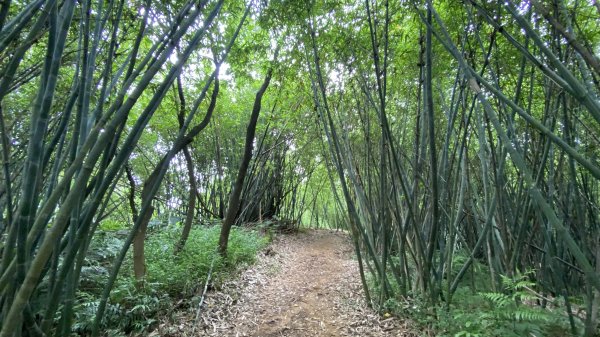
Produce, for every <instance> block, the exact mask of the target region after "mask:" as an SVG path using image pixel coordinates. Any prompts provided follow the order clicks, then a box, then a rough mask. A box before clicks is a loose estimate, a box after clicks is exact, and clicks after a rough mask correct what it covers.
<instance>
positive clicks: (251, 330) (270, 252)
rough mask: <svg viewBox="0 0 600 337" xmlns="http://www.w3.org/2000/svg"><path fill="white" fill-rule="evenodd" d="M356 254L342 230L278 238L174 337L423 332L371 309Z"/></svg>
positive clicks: (303, 335) (404, 334) (303, 336)
mask: <svg viewBox="0 0 600 337" xmlns="http://www.w3.org/2000/svg"><path fill="white" fill-rule="evenodd" d="M353 255H354V254H353V249H352V244H351V242H350V239H349V237H348V235H347V234H344V233H342V232H334V231H325V230H311V231H308V232H304V233H303V232H301V233H296V234H286V235H278V236H277V237H276V239H275V241H274V242H273V244H272V245H271V246H269V248H267V250H265V252H264V253H263V254H262V255H261V256H260V258H259V261H258V262H257V264H256V265H255V266H253V267H252V268H250V269H248V270H246V271H245V272H243V273H242V275H241V276H240V278H239V279H238V280H235V281H232V282H230V283H226V284H225V285H224V287H223V289H221V290H220V291H218V292H211V293H209V295H208V296H207V298H206V306H203V308H202V311H201V312H200V316H199V319H198V321H196V322H195V328H192V331H193V332H190V329H189V328H190V327H189V323H191V322H186V323H185V324H182V326H181V329H182V330H185V331H186V333H183V334H174V335H185V336H236V337H237V336H253V337H275V336H278V337H279V336H298V337H305V336H306V337H308V336H311V337H313V336H327V337H329V336H373V337H379V336H416V334H414V333H411V332H409V331H410V329H409V328H408V326H407V325H408V323H407V322H404V321H400V320H398V319H396V318H392V317H390V318H380V316H379V315H378V314H377V313H375V312H373V311H372V310H371V309H369V308H368V307H367V306H366V303H365V301H364V296H363V294H362V286H361V283H360V277H359V274H358V264H357V262H356V260H355V259H353ZM188 317H189V316H188ZM163 336H164V334H163Z"/></svg>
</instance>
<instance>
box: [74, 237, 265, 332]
mask: <svg viewBox="0 0 600 337" xmlns="http://www.w3.org/2000/svg"><path fill="white" fill-rule="evenodd" d="M180 231H181V228H180V227H177V226H173V227H167V228H163V230H161V231H160V232H157V233H154V234H152V235H150V236H149V237H148V238H147V240H146V245H145V255H146V269H147V276H146V279H145V281H144V282H143V284H142V286H141V287H140V285H139V284H136V281H135V280H134V279H133V276H132V272H131V270H132V261H131V256H130V257H128V259H127V260H126V261H124V263H123V266H122V268H121V272H120V274H119V276H118V278H117V281H116V283H115V286H114V288H113V290H112V292H111V298H110V303H109V304H108V307H107V312H106V315H105V319H104V321H103V327H104V329H103V330H104V331H106V333H105V335H106V336H111V337H112V336H123V335H127V334H129V333H131V332H137V333H140V332H143V331H145V330H147V329H149V328H150V327H152V326H153V325H154V323H156V322H157V317H158V316H159V315H160V314H163V313H166V312H168V310H169V309H172V307H173V306H174V303H175V302H176V300H181V299H183V300H184V301H183V302H186V300H187V299H189V298H191V297H192V296H193V295H194V294H195V293H197V292H198V291H201V289H202V287H203V286H204V283H205V282H206V279H207V277H208V274H209V271H210V270H211V266H212V275H213V277H212V278H211V284H212V285H213V286H218V285H219V283H220V282H222V281H223V280H226V279H228V278H231V277H233V276H234V274H235V273H236V272H237V271H238V270H239V269H240V268H241V267H242V266H245V265H247V264H250V263H252V262H254V260H255V258H256V255H257V253H258V251H259V250H260V249H262V248H263V247H264V246H265V245H266V244H267V239H266V238H263V237H261V236H260V235H259V234H258V233H257V232H256V231H252V230H248V229H241V228H233V229H232V231H231V234H230V239H229V246H228V254H227V258H226V259H223V258H222V257H221V256H220V255H219V254H218V253H217V251H216V247H217V243H218V240H219V233H220V227H219V226H213V227H198V228H194V229H192V230H191V232H190V235H189V238H188V240H187V242H186V244H185V246H184V248H183V249H182V250H181V251H180V252H179V253H178V254H177V255H175V254H174V247H175V244H176V243H177V242H178V240H179V236H180ZM97 237H98V238H99V239H97V240H96V241H95V242H92V245H91V248H90V254H88V261H87V265H86V266H85V267H84V269H83V270H82V278H81V281H82V285H84V287H82V288H81V290H80V292H79V293H78V300H77V304H76V307H75V310H76V313H75V323H74V326H73V330H74V332H76V333H78V334H79V335H87V334H88V333H89V332H90V331H91V326H92V323H93V320H94V316H95V314H96V311H97V307H98V303H99V298H100V294H101V292H102V288H103V286H104V283H105V282H106V280H107V278H108V271H109V270H110V267H111V264H112V260H113V259H114V257H115V256H116V252H117V251H118V250H119V249H120V248H121V246H122V244H123V240H122V238H119V237H118V235H117V234H116V233H109V232H107V233H104V234H103V235H98V236H97ZM179 302H180V301H178V303H179Z"/></svg>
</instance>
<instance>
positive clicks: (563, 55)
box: [304, 1, 600, 336]
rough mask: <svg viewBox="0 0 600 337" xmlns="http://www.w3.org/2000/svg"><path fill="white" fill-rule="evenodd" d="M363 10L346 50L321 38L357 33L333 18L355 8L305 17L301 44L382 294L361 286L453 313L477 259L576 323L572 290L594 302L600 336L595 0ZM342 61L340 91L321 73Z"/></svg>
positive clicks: (348, 204) (589, 304)
mask: <svg viewBox="0 0 600 337" xmlns="http://www.w3.org/2000/svg"><path fill="white" fill-rule="evenodd" d="M362 5H363V6H361V8H360V9H357V8H356V9H357V12H359V13H360V14H357V15H359V16H360V18H361V20H362V21H364V22H363V25H361V26H360V28H359V29H356V30H355V32H356V35H350V36H349V37H347V39H348V40H345V41H344V43H346V45H347V46H349V48H348V49H349V50H348V51H347V52H346V53H345V54H343V55H342V54H341V53H339V49H336V48H340V46H339V45H337V46H335V47H333V48H332V49H331V50H327V49H325V48H323V47H322V46H323V45H325V44H326V43H327V42H325V41H324V40H325V38H323V37H322V36H323V35H325V34H328V33H331V31H333V30H335V29H343V28H346V27H343V24H340V26H342V28H340V27H336V25H335V23H334V22H336V20H340V21H342V19H341V17H342V16H343V15H348V14H349V13H352V9H350V8H344V9H343V10H341V11H340V12H338V13H336V14H337V16H335V15H332V17H331V18H330V19H329V20H328V22H327V24H325V23H323V22H319V20H318V19H315V17H309V18H307V20H306V23H305V29H306V30H307V31H308V32H309V33H308V34H307V36H306V37H305V40H304V43H305V44H304V46H305V49H306V51H305V54H306V59H307V62H308V64H309V65H310V70H311V71H310V73H311V83H312V88H313V97H314V101H315V105H316V107H317V113H318V115H319V124H320V126H321V127H322V130H323V134H324V137H325V138H326V139H327V143H328V144H327V151H328V153H329V154H330V157H331V158H332V164H331V170H332V174H335V175H336V176H337V177H338V179H339V180H338V182H337V184H339V185H338V186H339V190H340V191H341V192H340V193H339V194H338V195H337V196H338V200H337V202H338V203H339V204H340V207H342V208H345V209H347V214H346V216H345V218H346V219H347V221H348V223H349V224H350V228H351V230H352V232H353V236H354V238H355V240H356V247H357V253H358V256H359V258H360V257H362V262H361V266H362V268H364V269H365V270H366V271H365V274H366V273H367V272H368V273H369V274H371V275H373V276H374V277H375V278H376V284H378V285H379V286H378V287H376V288H375V291H373V289H369V288H368V286H367V282H366V281H365V278H364V277H363V283H364V284H365V292H366V293H367V296H368V297H369V298H370V300H371V301H372V303H375V304H378V305H380V306H381V305H383V304H384V302H385V301H386V299H388V298H390V297H393V296H403V297H406V296H418V297H422V298H425V299H427V301H430V303H439V302H444V303H446V305H450V304H451V303H452V297H453V295H454V294H455V292H456V290H457V288H458V287H459V286H460V285H461V284H464V283H465V282H464V281H463V280H464V279H465V274H467V273H470V272H472V271H473V268H474V264H475V263H483V265H484V266H485V268H486V269H487V270H488V271H487V274H488V282H489V284H491V287H492V289H493V290H494V291H503V289H502V287H501V278H500V275H508V276H512V275H515V274H518V273H523V272H525V271H526V270H530V269H532V270H534V274H533V278H534V279H535V282H536V283H537V284H539V285H541V287H542V289H543V292H544V293H545V294H549V295H550V294H551V295H550V296H552V297H556V298H563V299H564V303H565V306H566V308H565V310H566V311H567V312H568V313H569V316H570V318H571V324H572V327H573V329H575V327H574V326H575V324H574V318H573V316H574V315H575V314H574V311H575V309H573V308H572V307H571V304H570V300H569V296H572V295H575V294H578V295H581V296H584V297H585V310H586V316H585V318H584V320H585V325H586V335H590V336H591V335H594V334H595V329H596V327H597V324H598V317H597V307H598V295H599V293H598V291H599V290H600V283H599V278H598V276H599V274H598V272H599V271H600V269H599V268H600V265H599V264H598V261H599V257H600V256H599V255H598V252H600V250H598V249H599V244H600V241H599V239H600V236H599V231H598V218H597V215H598V212H597V210H598V208H597V207H598V194H597V193H598V185H597V179H598V177H599V176H598V173H599V171H598V164H597V160H596V156H597V153H596V145H595V144H596V142H597V140H598V139H597V134H598V121H599V120H598V111H599V108H600V101H599V100H598V94H599V89H600V86H599V85H598V75H600V73H599V72H598V68H597V66H598V58H597V56H596V55H597V53H598V49H597V48H598V40H597V38H598V34H597V28H594V30H593V31H594V32H593V33H592V31H589V30H588V31H586V28H585V27H586V26H587V27H588V28H589V29H591V27H597V23H598V15H599V14H600V12H599V11H598V7H597V4H596V7H594V6H592V5H591V4H589V3H584V2H583V1H574V2H568V1H565V2H563V1H549V2H539V1H527V2H522V3H514V2H510V1H508V2H494V1H489V2H480V1H465V2H462V3H458V2H457V3H454V2H447V3H438V2H436V1H430V2H428V3H427V4H426V5H425V6H421V5H418V4H411V3H404V4H399V3H397V2H394V1H378V2H373V1H365V2H364V4H362ZM353 9H354V8H353ZM355 13H356V12H355ZM458 18H460V19H458ZM338 22H339V21H338ZM332 26H334V27H335V28H331V27H332ZM346 31H348V30H346ZM411 33H412V34H411ZM359 34H361V35H359ZM359 36H360V37H359ZM361 38H362V40H360V41H361V44H356V42H354V41H353V42H350V39H356V40H359V39H361ZM403 39H409V40H410V41H411V42H409V43H411V44H412V46H414V47H413V48H410V47H407V42H406V41H405V40H403ZM327 52H330V53H331V54H326V53H327ZM333 53H336V56H337V57H340V56H341V58H338V59H336V62H338V64H340V65H343V66H342V67H341V69H336V70H337V71H339V73H338V74H337V76H339V77H342V78H343V85H342V86H341V87H337V88H336V87H335V86H333V85H330V86H329V87H328V86H327V84H326V83H327V81H328V80H330V79H331V77H329V78H328V76H330V75H328V74H327V73H325V72H324V70H323V69H324V68H326V69H327V68H328V69H331V64H330V63H328V62H330V61H329V59H330V57H332V54H333ZM403 58H409V59H410V61H409V62H410V64H408V65H407V63H408V62H403V61H402V59H403ZM366 60H368V61H366ZM415 64H416V66H414V65H415ZM467 284H468V282H467ZM394 292H395V293H394Z"/></svg>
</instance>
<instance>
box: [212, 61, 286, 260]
mask: <svg viewBox="0 0 600 337" xmlns="http://www.w3.org/2000/svg"><path fill="white" fill-rule="evenodd" d="M275 54H277V53H275ZM272 74H273V68H271V69H269V71H268V72H267V76H266V77H265V80H264V82H263V84H262V86H261V87H260V89H259V90H258V92H257V93H256V98H255V99H254V107H253V108H252V114H251V115H250V123H249V124H248V128H247V130H246V143H245V145H244V156H243V157H242V163H241V165H240V169H239V171H238V175H237V178H236V180H235V184H234V185H233V189H232V191H231V195H230V196H229V205H228V206H227V212H226V214H225V219H223V226H222V227H221V236H220V237H219V254H221V256H225V255H227V244H228V243H229V233H230V232H231V226H233V223H234V221H235V218H236V215H237V212H238V210H239V208H240V196H241V194H242V188H243V187H244V179H245V178H246V171H247V170H248V166H249V164H250V159H252V147H253V143H254V134H255V133H256V123H257V122H258V115H259V114H260V108H261V102H262V97H263V94H264V93H265V91H267V88H268V87H269V83H270V82H271V75H272Z"/></svg>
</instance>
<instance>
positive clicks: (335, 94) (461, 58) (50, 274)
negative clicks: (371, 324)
mask: <svg viewBox="0 0 600 337" xmlns="http://www.w3.org/2000/svg"><path fill="white" fill-rule="evenodd" d="M599 23H600V5H599V4H598V3H597V2H595V1H594V2H590V1H584V0H552V1H539V0H523V1H486V0H469V1H460V2H458V1H442V0H440V1H426V0H423V1H417V0H414V1H400V0H397V1H394V0H365V1H350V0H313V1H293V0H260V1H258V0H257V1H247V2H240V1H237V2H236V1H224V0H199V1H174V2H164V1H163V2H160V1H158V2H157V1H152V0H134V1H124V0H117V1H104V0H85V1H80V2H75V1H64V2H59V1H55V0H35V1H31V2H30V3H26V2H22V1H4V2H2V3H1V4H0V138H1V139H0V141H1V144H0V145H1V150H2V151H1V155H2V173H1V177H2V179H1V180H0V209H1V212H0V234H2V237H1V245H0V249H1V253H2V257H1V262H0V297H1V300H0V322H1V323H0V326H1V329H0V337H13V336H25V335H33V336H41V335H43V334H46V335H53V336H69V335H71V334H72V333H79V334H90V335H94V336H97V335H99V334H100V330H101V328H102V327H105V326H106V324H108V323H107V322H108V321H107V319H108V320H110V318H109V317H110V315H111V313H112V314H115V313H122V312H124V311H120V310H125V311H126V312H128V315H129V314H131V315H133V316H135V317H137V318H133V316H131V317H132V318H131V320H130V321H129V322H126V323H123V322H121V323H123V325H122V326H120V327H119V328H120V329H121V330H120V331H121V332H123V331H126V332H127V331H133V330H135V329H137V328H135V327H133V325H135V324H141V325H143V326H147V325H151V324H150V323H148V324H145V323H140V322H142V321H143V320H141V318H140V317H143V318H144V319H148V320H150V321H151V320H152V319H153V318H152V317H151V316H152V315H150V314H149V312H152V313H156V312H159V311H161V310H163V309H164V308H163V307H161V305H162V304H161V303H170V302H169V301H166V302H162V301H161V300H160V299H161V298H163V297H164V296H168V297H173V296H182V294H188V295H189V294H190V293H193V292H194V291H195V290H196V287H197V286H198V284H199V283H202V281H203V280H204V278H205V277H206V275H207V273H208V272H207V266H208V267H209V268H210V266H209V260H210V261H211V262H210V265H214V266H215V268H217V270H222V271H226V270H228V269H229V268H230V267H232V266H234V265H237V264H238V263H243V262H247V261H248V260H251V256H252V255H253V254H254V253H255V251H256V249H258V247H260V243H259V241H260V240H259V239H258V238H257V237H255V236H253V234H250V233H247V232H239V231H237V230H236V229H235V227H234V229H233V231H232V236H231V238H229V235H228V234H229V226H230V225H236V224H237V225H239V224H242V223H244V224H256V223H263V225H259V226H258V227H259V228H262V229H265V228H268V226H269V224H283V225H286V226H290V225H291V226H298V225H305V226H315V227H341V228H345V229H347V230H348V231H349V232H350V233H351V234H352V236H353V238H354V243H355V248H356V254H357V258H358V263H359V265H360V267H361V268H360V270H361V278H362V280H363V285H364V291H365V295H366V297H367V299H368V302H369V303H371V305H373V306H374V307H375V308H377V309H379V310H380V311H381V312H382V313H387V314H390V313H393V314H410V315H413V316H415V318H416V319H417V320H418V321H420V322H421V323H423V324H424V325H426V326H427V327H428V328H429V329H430V330H425V331H431V332H432V334H446V335H459V336H462V335H466V336H468V335H478V334H479V335H490V334H496V335H507V334H509V333H512V334H517V335H518V334H526V333H528V334H534V335H543V334H548V333H549V331H550V330H553V331H560V332H561V333H565V334H567V333H571V334H573V335H585V336H593V335H595V334H597V333H598V323H599V317H598V314H599V312H598V311H599V310H598V309H599V305H600V277H599V276H600V228H599V226H598V223H599V221H600V220H599V218H598V215H599V211H598V210H599V203H600V199H599V198H600V196H599V193H600V191H599V184H598V180H599V179H600V165H599V164H598V157H599V155H600V152H599V151H600V137H599V132H600V128H599V127H598V125H599V123H600V100H599V98H598V97H599V95H600V84H599V83H600V82H599V81H600V60H599V58H598V54H600V30H598V25H599ZM228 211H229V212H228ZM264 223H266V224H267V225H265V224H264ZM175 224H177V225H175ZM218 224H225V226H223V228H224V230H223V231H222V232H221V233H217V232H218V227H210V228H208V227H209V226H210V225H218ZM115 230H117V231H115ZM240 234H243V235H241V236H238V235H240ZM219 235H220V237H221V238H220V240H221V244H220V246H221V251H220V254H217V250H216V246H217V244H216V242H215V240H216V237H217V236H219ZM228 238H229V239H230V242H229V244H227V241H225V242H224V243H223V240H227V239H228ZM243 238H246V239H248V240H249V241H244V240H246V239H243ZM236 240H242V241H236ZM100 244H104V245H105V246H106V247H110V248H106V249H100V250H99V249H98V247H99V246H98V245H100ZM130 248H131V253H130V251H129V250H130ZM171 261H176V262H177V263H175V264H170V263H169V262H171ZM212 261H215V262H214V264H213V262H212ZM130 273H131V274H130ZM218 273H219V272H217V274H218ZM182 275H193V277H191V278H185V277H183V276H182ZM190 279H191V280H192V281H191V283H188V281H189V280H190ZM157 301H158V302H157ZM117 305H120V306H122V307H121V309H115V308H116V307H115V306H117ZM148 308H149V309H148ZM406 308H417V309H415V310H407V309H406ZM146 309H148V311H146ZM140 310H141V311H140ZM136 315H137V316H136ZM128 317H129V316H128ZM121 323H119V324H121ZM138 328H143V327H138ZM138 330H139V329H138ZM121 332H119V333H121Z"/></svg>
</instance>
